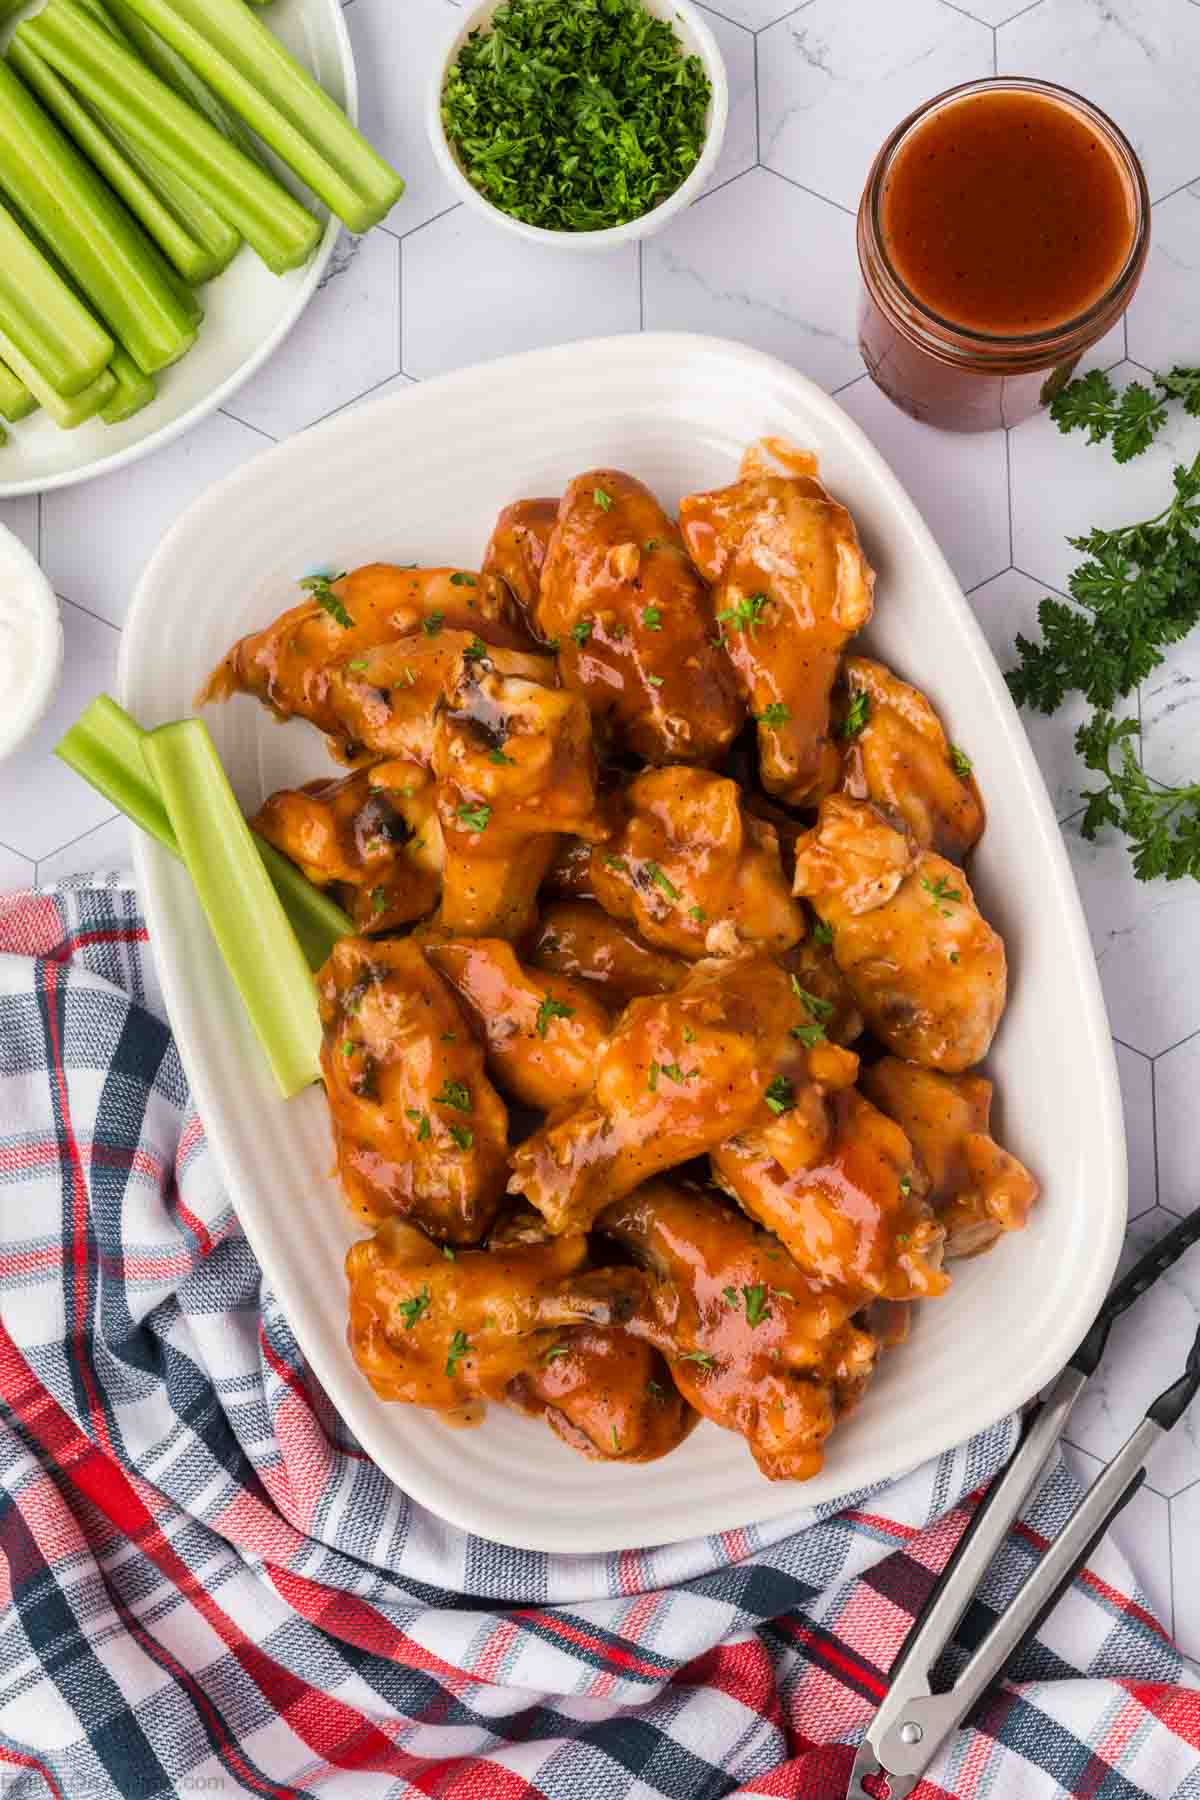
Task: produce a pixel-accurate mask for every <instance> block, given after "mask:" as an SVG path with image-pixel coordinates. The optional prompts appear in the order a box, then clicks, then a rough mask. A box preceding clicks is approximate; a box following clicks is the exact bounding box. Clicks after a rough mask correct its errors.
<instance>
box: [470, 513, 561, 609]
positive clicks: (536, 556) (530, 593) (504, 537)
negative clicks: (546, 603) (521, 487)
mask: <svg viewBox="0 0 1200 1800" xmlns="http://www.w3.org/2000/svg"><path fill="white" fill-rule="evenodd" d="M557 520H558V501H557V499H553V500H546V499H540V500H514V501H513V503H512V505H511V506H506V507H505V508H504V511H503V512H502V513H501V514H500V517H499V518H498V519H497V520H496V524H495V527H494V528H493V531H492V535H491V538H490V539H489V540H488V547H487V549H486V550H485V551H484V553H483V573H484V574H485V575H494V576H498V577H499V579H500V580H501V581H503V582H504V584H505V586H506V587H507V588H508V589H509V590H510V592H511V593H512V594H513V596H514V598H515V599H516V602H517V604H518V606H519V607H520V608H521V611H522V613H523V614H524V615H525V618H526V619H527V620H528V621H529V622H530V624H531V625H532V624H533V621H534V620H535V619H536V618H537V607H538V599H539V597H540V595H541V591H542V569H543V567H544V566H545V562H546V552H547V550H548V549H549V548H550V537H551V534H552V533H553V531H554V527H555V524H556V523H557Z"/></svg>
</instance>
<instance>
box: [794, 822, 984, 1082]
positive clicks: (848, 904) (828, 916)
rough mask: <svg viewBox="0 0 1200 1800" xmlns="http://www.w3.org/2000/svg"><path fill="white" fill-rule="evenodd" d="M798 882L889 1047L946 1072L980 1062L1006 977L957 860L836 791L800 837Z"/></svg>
mask: <svg viewBox="0 0 1200 1800" xmlns="http://www.w3.org/2000/svg"><path fill="white" fill-rule="evenodd" d="M796 892H797V893H798V894H806V895H807V896H808V898H809V899H810V900H811V902H812V904H813V906H814V907H815V908H816V911H817V912H818V914H819V915H820V917H821V919H822V921H823V922H824V923H825V924H826V925H827V926H828V927H830V928H831V929H832V931H833V954H834V958H835V960H836V962H837V966H838V968H839V969H840V970H841V972H842V974H843V975H844V976H845V978H846V981H847V983H848V985H849V987H850V989H851V991H852V993H853V994H854V997H855V999H856V1000H857V1002H858V1004H859V1006H860V1007H861V1008H862V1011H863V1013H864V1014H865V1016H866V1019H867V1023H868V1024H869V1025H870V1026H871V1028H872V1030H873V1031H874V1032H875V1034H876V1036H877V1037H878V1038H879V1039H880V1040H881V1042H882V1043H883V1044H885V1045H886V1047H887V1048H888V1049H889V1050H891V1051H893V1052H894V1053H895V1054H896V1055H897V1056H902V1057H906V1058H908V1059H909V1060H910V1061H912V1062H916V1063H920V1064H921V1065H922V1067H925V1068H932V1069H944V1070H946V1071H947V1072H948V1073H951V1074H954V1073H958V1072H960V1071H961V1070H963V1069H968V1068H970V1067H971V1065H972V1064H973V1063H977V1062H980V1061H982V1059H983V1057H984V1056H986V1055H987V1051H988V1046H989V1045H990V1043H991V1041H992V1037H993V1035H994V1033H995V1030H996V1026H997V1024H998V1023H999V1020H1000V1015H1001V1013H1002V1012H1003V1010H1004V1002H1005V998H1006V995H1007V984H1008V977H1007V968H1006V963H1005V955H1004V944H1003V942H1002V941H1001V939H1000V937H999V935H998V934H997V933H996V932H995V931H993V930H992V928H991V926H990V925H989V924H988V923H987V921H986V920H985V919H984V918H983V917H982V915H981V914H980V912H979V910H978V908H977V907H976V905H975V898H974V895H973V894H972V892H971V888H970V885H969V884H968V882H967V879H966V877H965V876H964V875H963V873H962V870H961V869H957V868H955V866H954V864H953V863H948V862H946V861H945V860H944V858H942V857H940V856H936V855H935V854H934V853H933V852H932V851H930V850H917V849H916V847H915V846H914V844H913V842H912V839H911V837H909V835H908V834H907V833H906V832H900V831H897V830H895V829H894V828H893V827H892V826H891V825H889V824H888V822H887V820H886V819H885V818H884V817H883V815H882V813H880V812H879V811H878V810H877V809H876V808H875V807H873V806H871V805H869V804H867V803H866V802H865V801H861V800H848V799H846V798H845V797H844V796H843V795H840V794H832V795H830V796H829V797H828V798H827V799H825V800H823V801H822V803H821V808H820V813H819V815H818V820H817V824H816V825H815V826H814V827H813V829H812V830H811V831H810V832H809V833H808V835H807V837H806V838H802V839H801V840H800V842H799V844H798V845H797V848H796Z"/></svg>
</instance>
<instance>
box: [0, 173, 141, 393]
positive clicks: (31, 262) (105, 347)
mask: <svg viewBox="0 0 1200 1800" xmlns="http://www.w3.org/2000/svg"><path fill="white" fill-rule="evenodd" d="M0 330H3V331H4V334H5V336H6V337H8V338H9V339H11V341H12V342H13V343H15V344H17V345H18V346H19V347H20V350H21V352H22V354H23V355H24V356H25V357H26V359H27V360H28V361H29V362H31V363H32V364H33V365H34V366H35V367H36V368H37V369H38V371H39V372H40V374H41V376H42V379H43V380H44V381H47V382H49V384H50V385H51V386H52V387H53V388H54V390H55V391H56V393H60V394H77V393H79V391H80V389H81V388H86V387H88V386H89V385H90V384H91V383H92V382H93V381H95V379H96V377H97V376H98V375H99V374H100V373H101V371H102V370H103V369H104V368H106V367H107V365H108V359H109V357H110V356H111V355H112V353H113V349H114V347H115V346H114V344H113V340H112V338H111V337H110V336H109V334H108V332H107V331H105V330H104V329H103V327H102V326H100V325H97V323H96V321H95V319H93V318H92V316H91V314H90V313H89V312H88V311H87V309H86V307H84V306H82V305H81V304H80V302H79V301H78V300H77V299H76V297H75V295H74V294H73V293H72V292H71V290H70V289H69V288H68V287H67V286H66V284H65V283H64V282H63V280H62V279H61V277H60V276H59V275H58V273H57V272H56V271H55V270H54V269H53V268H52V267H51V266H50V265H49V264H48V263H47V261H46V258H45V257H44V256H43V255H42V253H41V251H40V250H39V249H38V248H37V246H36V245H35V244H33V243H32V242H31V241H30V239H29V237H28V236H27V234H26V233H25V232H24V231H23V230H22V228H21V227H20V225H18V223H17V221H16V220H15V219H14V218H13V216H12V214H11V213H10V212H9V211H8V209H7V207H5V206H3V205H0ZM26 385H28V383H27V384H26Z"/></svg>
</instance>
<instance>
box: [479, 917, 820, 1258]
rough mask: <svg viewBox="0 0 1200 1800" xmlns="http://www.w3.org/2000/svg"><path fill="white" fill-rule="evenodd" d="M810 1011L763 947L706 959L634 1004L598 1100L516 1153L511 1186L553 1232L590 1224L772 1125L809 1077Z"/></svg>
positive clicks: (614, 1042) (608, 1052) (602, 1072)
mask: <svg viewBox="0 0 1200 1800" xmlns="http://www.w3.org/2000/svg"><path fill="white" fill-rule="evenodd" d="M805 1017H806V1015H805V1013H804V1010H803V1008H802V1006H801V1004H800V1002H799V1001H798V1000H797V997H796V995H795V993H794V992H793V990H792V986H791V983H790V982H789V980H788V977H787V976H786V975H785V974H784V972H783V970H782V969H781V968H780V967H779V965H778V963H776V962H775V961H774V960H773V959H772V958H771V957H769V956H764V955H762V954H757V953H755V952H747V953H745V954H743V955H742V956H734V957H725V958H720V959H717V960H713V961H710V962H702V963H697V964H696V965H695V967H694V968H693V969H692V971H691V973H690V974H689V976H688V979H687V980H686V981H685V982H684V983H683V985H682V986H681V987H679V988H677V989H676V991H675V992H674V993H673V994H663V995H659V996H656V997H647V998H645V999H641V1000H633V1001H631V1002H630V1004H629V1005H628V1006H627V1007H626V1009H625V1011H624V1013H622V1015H621V1017H620V1018H619V1019H618V1021H617V1023H616V1025H615V1027H614V1029H613V1032H612V1036H611V1037H610V1038H609V1040H608V1044H607V1046H606V1048H605V1049H604V1051H603V1052H602V1054H601V1056H600V1058H599V1060H598V1062H597V1064H596V1073H595V1086H594V1088H593V1091H592V1093H591V1095H590V1096H589V1097H588V1099H587V1100H585V1101H584V1102H583V1103H582V1104H581V1105H579V1106H577V1107H575V1108H573V1109H572V1110H569V1111H568V1112H566V1113H565V1114H559V1115H556V1116H555V1117H553V1118H551V1119H548V1120H547V1121H546V1123H545V1124H544V1125H543V1126H542V1127H541V1129H540V1130H538V1131H536V1132H534V1134H533V1136H532V1137H529V1138H527V1139H526V1140H525V1142H524V1143H523V1144H522V1145H521V1146H520V1148H519V1149H518V1150H517V1151H516V1152H515V1153H514V1155H513V1158H512V1169H513V1174H512V1178H511V1180H510V1181H509V1184H508V1185H509V1192H510V1193H513V1194H524V1195H525V1197H526V1199H527V1200H528V1201H529V1202H530V1203H531V1204H532V1205H533V1206H535V1207H536V1208H537V1210H538V1212H540V1213H541V1215H542V1217H543V1218H544V1219H545V1220H546V1222H547V1224H548V1225H549V1227H550V1229H551V1231H555V1232H558V1231H572V1230H585V1229H586V1228H587V1226H588V1225H589V1223H590V1222H591V1220H592V1219H593V1218H594V1217H595V1216H596V1214H597V1213H598V1212H599V1211H600V1209H601V1208H602V1207H603V1206H606V1205H607V1204H608V1203H609V1202H610V1201H612V1200H617V1199H620V1197H621V1196H622V1195H623V1194H628V1193H630V1192H631V1191H632V1190H633V1189H634V1188H635V1187H637V1186H639V1184H640V1183H641V1182H643V1181H648V1180H649V1179H650V1178H651V1177H652V1176H654V1175H657V1174H661V1173H662V1171H663V1170H665V1169H670V1168H673V1167H675V1166H676V1165H678V1164H680V1163H683V1162H686V1161H688V1159H689V1158H691V1157H693V1156H699V1155H701V1154H702V1153H703V1152H704V1151H706V1150H711V1149H714V1148H715V1147H716V1145H718V1144H721V1143H724V1142H725V1140H726V1139H727V1138H730V1137H734V1136H736V1134H737V1133H738V1132H739V1131H746V1130H749V1129H751V1128H753V1127H756V1126H759V1125H764V1124H769V1123H770V1121H771V1119H772V1118H773V1117H774V1118H778V1117H780V1116H781V1115H782V1114H783V1113H785V1112H787V1111H789V1110H790V1109H791V1108H792V1107H793V1106H794V1105H795V1095H796V1089H797V1087H798V1086H802V1085H803V1083H804V1082H805V1081H806V1080H807V1079H808V1074H809V1068H808V1059H809V1056H810V1054H811V1053H810V1052H809V1051H808V1050H807V1049H806V1048H805V1046H804V1045H803V1043H802V1042H801V1040H800V1038H798V1037H796V1036H795V1035H794V1032H795V1031H796V1030H798V1029H802V1028H803V1024H804V1020H805ZM825 1048H828V1049H832V1048H833V1046H825ZM837 1054H838V1055H841V1056H845V1055H847V1054H848V1053H847V1052H845V1051H838V1052H837Z"/></svg>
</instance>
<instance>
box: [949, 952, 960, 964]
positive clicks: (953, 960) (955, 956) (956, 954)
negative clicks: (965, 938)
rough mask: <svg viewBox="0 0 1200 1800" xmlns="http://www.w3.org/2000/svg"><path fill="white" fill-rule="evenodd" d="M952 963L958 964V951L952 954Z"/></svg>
mask: <svg viewBox="0 0 1200 1800" xmlns="http://www.w3.org/2000/svg"><path fill="white" fill-rule="evenodd" d="M950 961H951V962H952V963H956V962H957V961H958V951H957V950H952V951H951V952H950Z"/></svg>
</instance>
